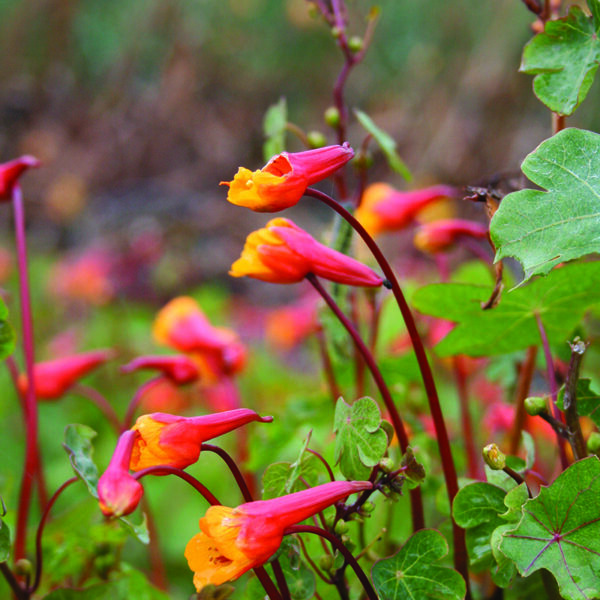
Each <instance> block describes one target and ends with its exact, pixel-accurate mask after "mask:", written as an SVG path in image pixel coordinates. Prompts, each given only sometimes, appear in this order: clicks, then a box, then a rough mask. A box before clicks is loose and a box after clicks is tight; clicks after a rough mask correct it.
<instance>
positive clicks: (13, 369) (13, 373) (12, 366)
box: [6, 356, 48, 511]
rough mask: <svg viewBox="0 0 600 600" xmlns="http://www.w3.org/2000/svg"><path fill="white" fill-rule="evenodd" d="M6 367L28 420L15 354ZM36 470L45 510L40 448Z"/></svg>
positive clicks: (44, 485) (45, 500)
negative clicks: (19, 383)
mask: <svg viewBox="0 0 600 600" xmlns="http://www.w3.org/2000/svg"><path fill="white" fill-rule="evenodd" d="M6 367H7V368H8V372H9V373H10V377H11V379H12V382H13V385H14V388H15V391H16V392H17V396H18V397H19V401H20V403H21V407H22V409H23V419H24V421H25V420H26V408H25V398H24V397H23V394H21V392H20V390H19V386H18V383H17V382H18V380H19V367H18V366H17V363H16V361H15V358H14V356H9V357H8V358H7V359H6ZM36 463H37V464H36V471H35V479H36V484H37V486H38V499H39V504H40V511H43V510H44V507H45V506H46V504H47V503H48V487H47V486H46V478H45V477H44V467H43V465H42V457H41V456H40V453H39V448H38V456H37V461H36Z"/></svg>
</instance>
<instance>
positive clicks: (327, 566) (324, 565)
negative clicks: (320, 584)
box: [319, 554, 333, 571]
mask: <svg viewBox="0 0 600 600" xmlns="http://www.w3.org/2000/svg"><path fill="white" fill-rule="evenodd" d="M319 567H320V568H321V570H322V571H331V569H333V556H332V555H331V554H323V555H322V556H321V558H319Z"/></svg>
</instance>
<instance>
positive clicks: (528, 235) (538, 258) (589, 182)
mask: <svg viewBox="0 0 600 600" xmlns="http://www.w3.org/2000/svg"><path fill="white" fill-rule="evenodd" d="M521 169H522V170H523V173H525V175H527V177H528V178H529V179H530V180H531V181H532V182H533V183H535V184H537V185H539V186H540V187H541V188H544V189H545V190H548V191H546V192H545V191H541V190H520V191H518V192H513V193H512V194H508V195H507V196H505V197H504V199H503V200H502V202H501V203H500V208H499V209H498V210H497V211H496V214H495V215H494V218H493V219H492V222H491V224H490V235H491V238H492V241H493V242H494V244H495V246H496V248H497V250H498V251H497V253H496V260H500V259H502V258H506V257H507V256H512V257H514V258H516V259H517V260H518V261H519V262H520V263H521V264H522V265H523V269H524V271H525V280H527V279H529V278H530V277H531V276H532V275H544V274H546V273H548V272H549V271H550V270H551V269H552V268H553V267H554V266H556V265H557V264H559V263H561V262H565V261H568V260H573V259H575V258H579V257H581V256H584V255H586V254H591V253H594V252H600V135H598V134H597V133H592V132H591V131H584V130H581V129H573V128H571V129H564V130H563V131H561V132H559V133H557V134H556V135H555V136H554V137H551V138H550V139H548V140H546V141H545V142H543V143H542V144H540V146H538V148H536V149H535V150H534V151H533V152H532V153H531V154H529V155H528V156H527V157H526V158H525V160H524V161H523V164H522V165H521Z"/></svg>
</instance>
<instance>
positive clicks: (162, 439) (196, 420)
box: [129, 408, 273, 471]
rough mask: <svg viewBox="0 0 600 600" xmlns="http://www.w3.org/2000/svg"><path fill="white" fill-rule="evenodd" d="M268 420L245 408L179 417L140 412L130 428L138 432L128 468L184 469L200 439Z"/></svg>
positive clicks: (194, 458) (195, 457) (193, 457)
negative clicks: (168, 467)
mask: <svg viewBox="0 0 600 600" xmlns="http://www.w3.org/2000/svg"><path fill="white" fill-rule="evenodd" d="M272 420H273V417H261V416H260V415H258V414H257V413H255V412H254V411H253V410H250V409H247V408H238V409H235V410H227V411H224V412H220V413H214V414H211V415H204V416H200V417H179V416H176V415H170V414H167V413H153V414H150V415H142V416H141V417H139V418H138V419H137V421H136V423H135V425H134V426H133V427H132V430H133V431H136V432H137V434H138V435H137V437H136V439H135V443H134V445H133V448H132V452H131V462H130V464H129V468H130V469H131V470H132V471H140V470H141V469H145V468H147V467H154V466H160V465H164V466H171V467H176V468H178V469H185V468H186V467H188V466H189V465H191V464H193V463H195V462H196V461H197V460H198V456H200V450H201V446H202V442H206V441H208V440H211V439H213V438H215V437H218V436H220V435H223V434H224V433H227V432H229V431H232V430H234V429H237V428H238V427H241V426H242V425H245V424H247V423H250V422H252V421H259V422H261V423H269V422H271V421H272Z"/></svg>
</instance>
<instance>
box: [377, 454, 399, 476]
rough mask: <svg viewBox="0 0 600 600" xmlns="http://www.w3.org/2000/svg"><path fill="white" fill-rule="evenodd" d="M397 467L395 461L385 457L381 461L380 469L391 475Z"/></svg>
mask: <svg viewBox="0 0 600 600" xmlns="http://www.w3.org/2000/svg"><path fill="white" fill-rule="evenodd" d="M395 467H396V465H395V464H394V461H393V460H392V459H391V458H390V457H389V456H385V457H383V458H382V459H381V460H380V461H379V468H380V469H381V470H382V471H383V472H384V473H391V472H392V471H393V470H394V469H395Z"/></svg>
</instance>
